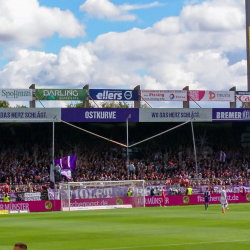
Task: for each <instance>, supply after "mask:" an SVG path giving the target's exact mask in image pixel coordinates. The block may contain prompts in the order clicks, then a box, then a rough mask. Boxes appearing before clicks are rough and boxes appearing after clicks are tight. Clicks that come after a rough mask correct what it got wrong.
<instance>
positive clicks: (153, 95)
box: [141, 90, 187, 101]
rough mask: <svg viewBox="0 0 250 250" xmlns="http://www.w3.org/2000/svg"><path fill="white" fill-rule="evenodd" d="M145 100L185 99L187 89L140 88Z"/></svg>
mask: <svg viewBox="0 0 250 250" xmlns="http://www.w3.org/2000/svg"><path fill="white" fill-rule="evenodd" d="M141 100H142V101H143V100H145V101H187V90H141Z"/></svg>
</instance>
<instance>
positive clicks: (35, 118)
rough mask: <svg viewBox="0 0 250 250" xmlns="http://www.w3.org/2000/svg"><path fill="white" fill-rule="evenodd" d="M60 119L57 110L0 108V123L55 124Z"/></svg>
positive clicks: (59, 111)
mask: <svg viewBox="0 0 250 250" xmlns="http://www.w3.org/2000/svg"><path fill="white" fill-rule="evenodd" d="M55 117H57V118H58V119H61V109H59V108H18V109H16V108H0V123H1V122H57V120H56V119H55Z"/></svg>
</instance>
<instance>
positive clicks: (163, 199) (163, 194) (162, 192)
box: [160, 187, 166, 207]
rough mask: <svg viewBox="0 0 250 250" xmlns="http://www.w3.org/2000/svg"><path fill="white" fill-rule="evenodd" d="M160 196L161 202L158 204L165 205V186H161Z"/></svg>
mask: <svg viewBox="0 0 250 250" xmlns="http://www.w3.org/2000/svg"><path fill="white" fill-rule="evenodd" d="M161 198H162V203H161V204H160V206H163V207H165V204H166V188H165V187H163V188H162V191H161Z"/></svg>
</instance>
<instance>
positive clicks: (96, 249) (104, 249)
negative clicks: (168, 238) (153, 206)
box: [88, 240, 249, 250]
mask: <svg viewBox="0 0 250 250" xmlns="http://www.w3.org/2000/svg"><path fill="white" fill-rule="evenodd" d="M243 241H249V240H233V241H210V242H190V243H180V244H178V243H177V244H167V245H150V246H132V247H112V248H95V249H88V250H115V249H136V248H150V247H168V246H184V245H197V244H213V243H227V242H230V243H233V242H243Z"/></svg>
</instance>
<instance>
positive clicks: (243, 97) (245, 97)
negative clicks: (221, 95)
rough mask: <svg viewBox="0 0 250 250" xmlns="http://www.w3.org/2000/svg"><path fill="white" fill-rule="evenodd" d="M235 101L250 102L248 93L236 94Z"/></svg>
mask: <svg viewBox="0 0 250 250" xmlns="http://www.w3.org/2000/svg"><path fill="white" fill-rule="evenodd" d="M236 101H239V102H250V95H237V98H236Z"/></svg>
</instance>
